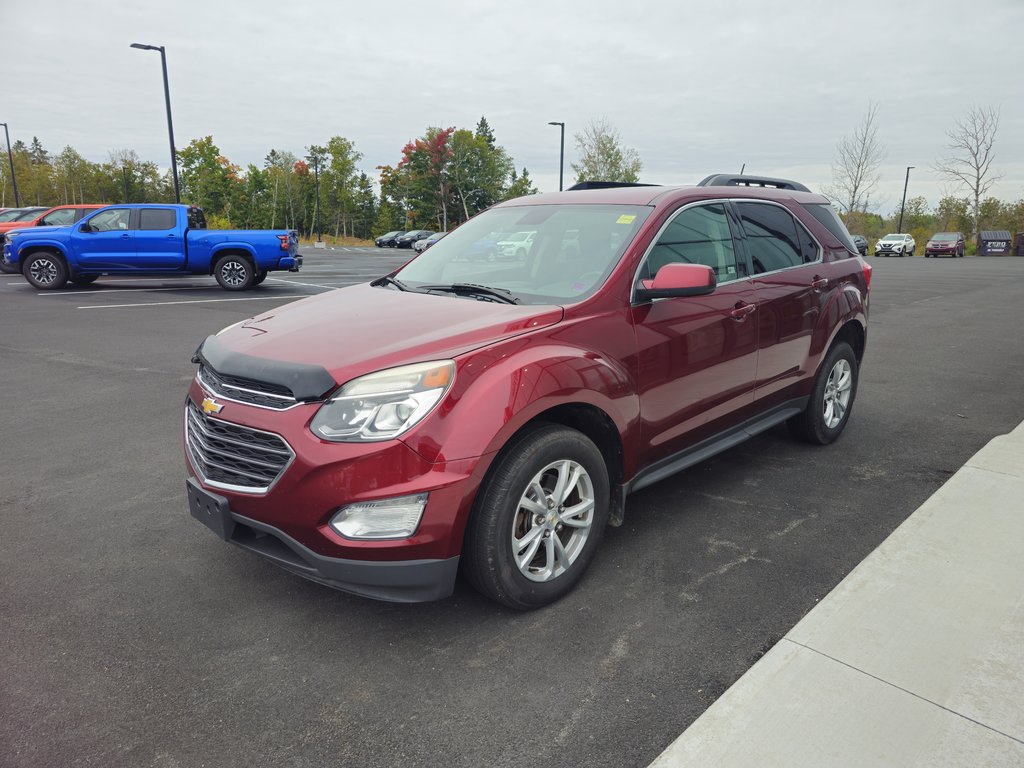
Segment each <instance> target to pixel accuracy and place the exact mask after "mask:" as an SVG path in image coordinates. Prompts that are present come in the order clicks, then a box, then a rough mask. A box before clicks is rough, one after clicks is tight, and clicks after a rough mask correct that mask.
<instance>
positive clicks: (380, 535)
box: [330, 493, 427, 539]
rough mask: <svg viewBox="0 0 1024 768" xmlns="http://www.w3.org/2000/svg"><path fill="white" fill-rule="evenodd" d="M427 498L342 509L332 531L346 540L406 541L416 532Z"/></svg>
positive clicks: (365, 503) (418, 496)
mask: <svg viewBox="0 0 1024 768" xmlns="http://www.w3.org/2000/svg"><path fill="white" fill-rule="evenodd" d="M426 505H427V494H425V493H418V494H416V495H415V496H398V497H396V498H393V499H378V500H376V501H360V502H357V503H355V504H349V505H348V506H347V507H342V508H341V509H340V510H338V513H337V514H336V515H335V516H334V517H332V518H331V523H330V525H331V528H333V529H334V530H335V531H337V532H338V533H340V534H341V535H342V536H344V537H345V538H346V539H407V538H409V537H410V536H412V535H413V534H414V533H415V532H416V528H417V527H418V526H419V524H420V517H421V516H422V515H423V508H424V507H425V506H426Z"/></svg>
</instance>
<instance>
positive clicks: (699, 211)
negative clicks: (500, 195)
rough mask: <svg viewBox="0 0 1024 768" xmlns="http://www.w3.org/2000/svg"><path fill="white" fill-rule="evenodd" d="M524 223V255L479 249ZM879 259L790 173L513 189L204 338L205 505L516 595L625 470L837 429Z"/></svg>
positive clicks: (435, 587) (197, 500) (546, 594)
mask: <svg viewBox="0 0 1024 768" xmlns="http://www.w3.org/2000/svg"><path fill="white" fill-rule="evenodd" d="M748 181H752V182H756V183H758V184H762V185H763V184H767V183H770V184H771V185H773V186H772V187H764V188H762V187H760V186H754V185H751V186H744V185H743V183H744V182H748ZM783 185H785V186H783ZM521 231H533V232H534V233H535V234H534V239H533V244H532V247H531V248H530V250H529V252H528V253H527V255H526V257H525V259H523V260H522V261H509V262H499V263H496V264H490V263H488V264H480V263H477V262H474V261H470V260H467V259H466V258H465V255H466V253H467V252H468V251H470V250H471V249H473V248H474V247H475V246H476V244H477V243H479V242H480V241H482V240H485V239H491V238H492V235H493V233H496V232H504V233H508V232H521ZM568 233H576V235H575V236H567V234H568ZM870 282H871V267H870V266H869V265H868V264H867V262H866V261H865V260H864V259H862V258H861V257H860V256H859V255H857V254H856V253H855V252H854V251H853V250H852V244H851V243H850V236H849V233H847V231H846V228H845V227H844V226H843V224H842V222H841V221H840V220H839V218H838V216H837V215H836V213H835V211H834V210H833V209H832V207H831V205H830V204H829V201H828V199H827V198H825V197H823V196H821V195H816V194H812V193H810V192H809V191H807V188H806V187H803V186H802V185H799V184H796V183H795V182H785V181H781V180H769V179H752V180H751V179H749V177H709V179H706V180H705V182H704V183H703V184H702V185H701V186H697V187H693V186H690V187H678V188H671V187H657V186H636V185H631V186H624V187H620V188H604V189H594V190H586V191H566V192H559V193H554V194H547V195H532V196H529V197H522V198H518V199H515V200H510V201H507V202H504V203H501V204H499V205H497V206H495V207H493V208H491V209H489V210H487V211H485V212H483V213H481V214H479V215H478V216H476V217H475V218H473V219H470V220H469V221H468V222H466V223H465V224H463V225H462V226H460V227H459V228H458V229H457V230H455V231H453V232H451V233H450V234H449V235H448V236H447V237H446V238H445V239H444V240H442V241H441V242H439V243H438V244H437V245H435V246H433V247H432V248H430V249H429V250H428V251H426V252H425V253H423V254H421V255H420V256H418V257H417V258H415V259H413V260H412V261H410V262H408V263H407V264H405V266H403V267H401V268H399V269H397V270H396V271H395V272H393V273H391V274H390V275H387V276H385V277H382V278H380V279H378V280H375V281H373V282H372V283H364V284H361V285H353V286H349V287H347V288H341V289H338V290H335V291H329V292H327V293H323V294H320V295H319V296H315V297H311V298H308V299H304V300H302V301H297V302H294V303H292V304H289V305H287V306H281V307H276V308H275V309H274V310H273V311H271V312H267V313H265V314H260V315H257V316H256V317H254V318H252V319H250V320H248V321H246V322H245V323H239V324H236V325H234V326H231V327H229V328H226V329H224V330H223V331H221V332H220V333H219V334H216V335H211V336H209V337H208V338H207V339H206V340H205V341H204V342H203V343H202V344H201V345H200V347H199V349H198V350H197V352H196V355H195V357H194V360H195V361H196V362H197V363H198V366H199V369H198V371H197V374H196V377H195V378H194V379H193V381H192V384H191V385H190V387H189V392H188V398H187V401H186V403H185V414H184V449H185V455H186V457H187V469H188V474H189V477H188V480H187V492H188V499H189V506H190V510H191V513H192V515H193V516H194V517H195V518H196V519H198V520H199V521H201V522H202V523H203V524H204V525H206V526H208V527H209V528H210V529H212V530H213V531H214V532H215V533H216V535H217V536H219V537H220V538H221V539H223V540H225V541H228V542H231V543H232V544H235V545H237V546H239V547H241V548H243V549H247V550H249V551H250V552H252V553H255V554H257V555H261V556H263V557H266V558H268V559H269V560H271V561H272V562H274V563H275V564H277V565H279V566H282V567H284V568H286V569H287V570H289V571H291V572H293V573H296V574H299V575H301V576H304V577H306V578H309V579H312V580H314V581H317V582H319V583H321V584H326V585H329V586H333V587H336V588H338V589H342V590H346V591H349V592H354V593H357V594H360V595H365V596H368V597H374V598H378V599H384V600H394V601H403V602H412V601H420V600H431V599H437V598H443V597H445V596H447V595H449V594H451V592H452V589H453V586H454V582H455V579H456V574H457V573H458V572H459V570H460V567H461V569H462V571H463V572H464V573H465V574H466V575H467V577H468V578H469V580H470V582H471V583H472V584H473V585H474V586H475V587H476V588H477V589H479V590H480V591H481V592H482V593H484V594H485V595H487V596H489V597H491V598H493V599H494V600H497V601H499V602H501V603H503V604H505V605H508V606H511V607H513V608H517V609H531V608H536V607H538V606H542V605H546V604H548V603H551V602H553V601H555V600H557V599H559V598H560V597H562V596H563V595H565V594H566V593H567V592H569V591H570V590H571V589H572V588H573V587H574V586H575V584H576V583H577V582H578V581H579V580H580V578H581V577H582V576H583V574H584V572H585V571H586V569H587V566H588V565H589V564H590V562H591V560H593V558H594V556H595V554H596V553H597V550H598V546H599V544H600V542H601V537H602V535H603V533H604V529H605V527H606V526H608V525H620V524H621V523H622V522H623V519H624V514H625V513H626V509H625V508H626V504H627V501H628V498H629V495H630V494H631V493H632V492H634V491H639V490H640V489H642V488H646V487H648V486H651V485H653V484H654V483H656V482H658V481H659V480H661V479H663V478H665V477H668V476H669V475H671V474H672V473H674V472H678V471H680V470H683V469H685V468H687V467H690V466H692V465H694V464H696V463H698V462H700V461H702V460H704V459H706V458H707V457H709V456H712V455H714V454H716V453H718V452H720V451H725V450H728V449H729V448H732V447H733V446H735V445H736V444H737V443H739V442H741V441H742V440H745V439H746V438H748V437H750V436H752V435H757V434H761V433H764V432H765V431H766V430H769V429H771V428H772V427H774V426H776V425H778V424H781V423H783V422H786V423H787V424H788V425H789V426H790V428H791V430H792V431H793V433H794V434H795V435H797V436H799V437H800V438H802V439H804V440H807V441H809V442H811V443H814V444H818V445H824V444H827V443H831V442H832V441H834V440H835V439H836V438H838V437H839V436H840V434H841V433H842V432H843V428H844V427H845V426H846V424H847V421H848V420H849V418H850V413H851V409H852V407H853V404H854V399H855V397H856V394H857V380H858V371H859V368H860V364H861V360H862V359H863V356H864V350H865V344H866V339H867V319H868V318H867V313H868V289H869V285H870ZM339 329H341V330H339ZM772 439H775V438H772ZM842 462H843V458H842V453H841V452H837V453H834V454H833V458H832V459H830V463H831V464H841V463H842ZM741 464H742V462H740V463H739V464H737V463H735V462H733V463H732V468H733V469H734V470H735V469H736V467H737V466H739V465H741ZM779 471H793V472H806V467H804V468H800V467H793V468H792V469H789V468H784V469H780V470H779ZM645 522H648V523H656V521H650V520H648V521H645ZM204 556H205V555H204ZM646 565H647V566H648V567H649V568H650V569H651V570H654V571H656V570H657V569H658V568H659V567H662V566H664V567H669V566H671V567H673V568H680V567H683V568H685V567H687V564H686V563H671V564H669V563H661V564H659V563H653V562H652V563H647V564H646ZM218 567H219V566H218Z"/></svg>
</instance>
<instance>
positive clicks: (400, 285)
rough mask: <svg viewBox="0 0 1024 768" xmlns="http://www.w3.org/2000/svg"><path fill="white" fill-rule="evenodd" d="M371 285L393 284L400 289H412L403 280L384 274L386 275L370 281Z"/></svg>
mask: <svg viewBox="0 0 1024 768" xmlns="http://www.w3.org/2000/svg"><path fill="white" fill-rule="evenodd" d="M370 285H393V286H395V288H397V289H398V290H400V291H411V290H412V288H410V287H409V286H408V285H406V284H405V283H403V282H402V281H401V280H396V279H395V278H393V277H391V275H384V277H380V278H377V279H376V280H374V281H373V282H372V283H370Z"/></svg>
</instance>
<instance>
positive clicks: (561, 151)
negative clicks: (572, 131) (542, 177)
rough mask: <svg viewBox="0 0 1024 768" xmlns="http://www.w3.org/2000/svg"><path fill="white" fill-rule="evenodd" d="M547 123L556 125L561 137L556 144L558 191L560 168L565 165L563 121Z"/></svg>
mask: <svg viewBox="0 0 1024 768" xmlns="http://www.w3.org/2000/svg"><path fill="white" fill-rule="evenodd" d="M548 125H557V126H558V127H559V128H560V129H561V134H562V138H561V141H560V142H559V144H558V191H559V192H561V191H562V170H563V168H564V167H565V123H557V122H550V123H548Z"/></svg>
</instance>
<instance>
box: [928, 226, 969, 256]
mask: <svg viewBox="0 0 1024 768" xmlns="http://www.w3.org/2000/svg"><path fill="white" fill-rule="evenodd" d="M964 249H965V244H964V233H963V232H936V233H935V234H934V235H932V236H931V237H930V238H928V242H927V243H925V244H924V255H925V258H928V257H929V256H952V257H954V258H955V257H957V256H963V255H964Z"/></svg>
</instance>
